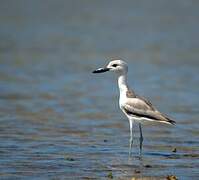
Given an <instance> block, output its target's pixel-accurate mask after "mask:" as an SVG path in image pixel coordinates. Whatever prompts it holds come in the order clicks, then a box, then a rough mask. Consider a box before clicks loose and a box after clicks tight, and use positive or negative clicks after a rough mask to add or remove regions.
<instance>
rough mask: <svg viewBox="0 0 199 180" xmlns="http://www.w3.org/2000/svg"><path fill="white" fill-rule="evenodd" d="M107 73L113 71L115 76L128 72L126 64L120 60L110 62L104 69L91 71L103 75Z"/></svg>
mask: <svg viewBox="0 0 199 180" xmlns="http://www.w3.org/2000/svg"><path fill="white" fill-rule="evenodd" d="M107 71H113V72H116V73H117V74H126V73H127V71H128V66H127V64H126V63H125V62H124V61H122V60H112V61H110V62H109V63H108V65H107V66H105V67H104V68H99V69H96V70H95V71H93V73H103V72H107Z"/></svg>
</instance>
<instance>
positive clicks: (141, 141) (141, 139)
mask: <svg viewBox="0 0 199 180" xmlns="http://www.w3.org/2000/svg"><path fill="white" fill-rule="evenodd" d="M139 129H140V156H142V143H143V136H142V126H141V123H139Z"/></svg>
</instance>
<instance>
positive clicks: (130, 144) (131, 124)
mask: <svg viewBox="0 0 199 180" xmlns="http://www.w3.org/2000/svg"><path fill="white" fill-rule="evenodd" d="M129 125H130V139H129V156H131V152H132V144H133V121H132V120H129Z"/></svg>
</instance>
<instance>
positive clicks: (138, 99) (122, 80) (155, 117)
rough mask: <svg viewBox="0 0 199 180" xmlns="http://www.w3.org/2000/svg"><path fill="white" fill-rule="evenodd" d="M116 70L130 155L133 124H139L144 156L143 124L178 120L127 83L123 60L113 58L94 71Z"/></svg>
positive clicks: (125, 64) (167, 122)
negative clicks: (158, 108) (127, 126)
mask: <svg viewBox="0 0 199 180" xmlns="http://www.w3.org/2000/svg"><path fill="white" fill-rule="evenodd" d="M104 72H114V73H116V75H117V78H118V87H119V94H120V95H119V107H120V109H121V110H122V112H123V113H124V114H125V115H126V116H127V118H128V120H129V129H130V138H129V156H131V153H132V144H133V125H134V123H136V124H138V127H139V132H140V138H139V155H140V157H141V156H142V145H143V140H144V139H143V134H142V125H143V124H145V123H147V122H157V123H158V122H159V123H164V124H169V125H174V124H175V123H176V122H175V121H174V120H172V119H170V118H169V117H168V116H167V115H165V114H163V113H161V112H160V111H158V110H157V109H156V107H154V106H153V105H152V103H151V102H150V101H149V100H147V99H146V98H144V97H142V96H139V95H137V94H136V93H135V91H134V90H132V89H130V88H129V86H128V83H127V72H128V65H127V63H126V62H125V61H123V60H117V59H116V60H111V61H110V62H109V63H108V65H106V66H105V67H103V68H98V69H96V70H94V71H93V72H92V73H104Z"/></svg>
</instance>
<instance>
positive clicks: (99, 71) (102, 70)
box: [93, 68, 110, 73]
mask: <svg viewBox="0 0 199 180" xmlns="http://www.w3.org/2000/svg"><path fill="white" fill-rule="evenodd" d="M109 70H110V68H99V69H96V70H95V71H93V73H103V72H106V71H109Z"/></svg>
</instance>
